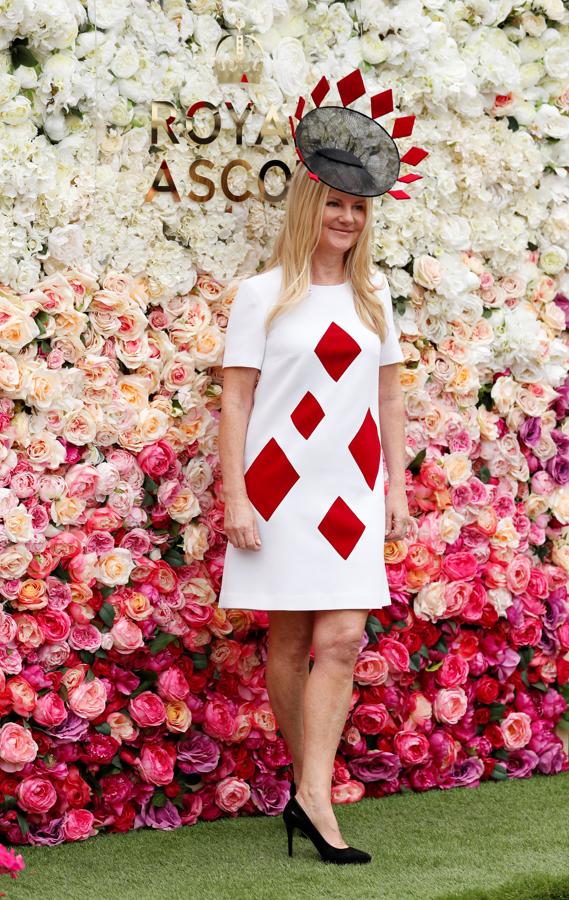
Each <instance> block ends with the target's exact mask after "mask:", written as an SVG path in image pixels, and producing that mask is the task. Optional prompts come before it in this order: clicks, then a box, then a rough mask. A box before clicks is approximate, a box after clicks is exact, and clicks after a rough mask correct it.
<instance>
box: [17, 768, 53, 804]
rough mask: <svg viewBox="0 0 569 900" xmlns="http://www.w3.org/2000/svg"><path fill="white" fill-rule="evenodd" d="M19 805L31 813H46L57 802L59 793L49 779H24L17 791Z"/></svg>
mask: <svg viewBox="0 0 569 900" xmlns="http://www.w3.org/2000/svg"><path fill="white" fill-rule="evenodd" d="M16 796H17V798H18V803H19V805H20V806H21V807H22V809H25V810H26V812H29V813H45V812H47V811H48V809H51V807H52V806H53V805H54V804H55V802H56V801H57V792H56V790H55V788H54V786H53V785H52V783H51V781H50V780H49V779H48V778H42V777H35V776H33V777H31V778H24V780H23V781H21V782H20V784H19V785H18V787H17V789H16Z"/></svg>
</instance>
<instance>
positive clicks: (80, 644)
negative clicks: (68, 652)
mask: <svg viewBox="0 0 569 900" xmlns="http://www.w3.org/2000/svg"><path fill="white" fill-rule="evenodd" d="M101 639H102V635H101V632H100V631H99V629H98V628H96V627H95V626H94V625H91V624H89V623H88V624H86V625H73V627H72V629H71V632H70V634H69V646H70V647H73V649H74V650H88V651H89V653H95V651H96V650H98V649H99V647H100V646H101Z"/></svg>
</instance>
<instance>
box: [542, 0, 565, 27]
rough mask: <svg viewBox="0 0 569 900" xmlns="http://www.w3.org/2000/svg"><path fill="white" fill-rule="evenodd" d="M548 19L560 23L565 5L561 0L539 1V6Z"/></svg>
mask: <svg viewBox="0 0 569 900" xmlns="http://www.w3.org/2000/svg"><path fill="white" fill-rule="evenodd" d="M539 5H540V6H541V8H542V10H543V11H544V13H545V15H546V16H547V18H548V19H553V20H554V21H555V22H562V21H563V18H564V16H565V5H564V3H563V0H541V3H540V4H539Z"/></svg>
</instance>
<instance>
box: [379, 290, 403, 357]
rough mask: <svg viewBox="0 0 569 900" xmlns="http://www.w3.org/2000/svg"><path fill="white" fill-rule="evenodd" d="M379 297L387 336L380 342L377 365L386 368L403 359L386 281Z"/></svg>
mask: <svg viewBox="0 0 569 900" xmlns="http://www.w3.org/2000/svg"><path fill="white" fill-rule="evenodd" d="M379 295H380V297H381V299H382V300H383V308H384V310H385V319H386V322H387V335H386V337H385V340H384V341H382V342H381V352H380V355H379V365H380V366H387V365H390V364H391V363H396V362H403V360H404V358H405V357H404V356H403V351H402V350H401V347H400V346H399V335H398V333H397V330H396V327H395V322H394V320H393V304H392V302H391V291H390V290H389V284H388V283H387V279H386V280H385V285H384V287H382V289H381V290H380V292H379Z"/></svg>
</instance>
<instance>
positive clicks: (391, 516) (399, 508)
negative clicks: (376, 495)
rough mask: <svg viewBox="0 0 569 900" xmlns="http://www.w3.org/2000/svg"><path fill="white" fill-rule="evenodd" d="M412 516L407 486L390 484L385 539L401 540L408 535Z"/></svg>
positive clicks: (386, 506)
mask: <svg viewBox="0 0 569 900" xmlns="http://www.w3.org/2000/svg"><path fill="white" fill-rule="evenodd" d="M410 525H411V516H410V515H409V507H408V505H407V495H406V493H405V487H404V486H402V487H399V486H395V485H393V486H390V488H389V490H388V492H387V496H386V498H385V539H386V540H387V541H401V540H403V538H405V537H407V532H408V529H409V527H410Z"/></svg>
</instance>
